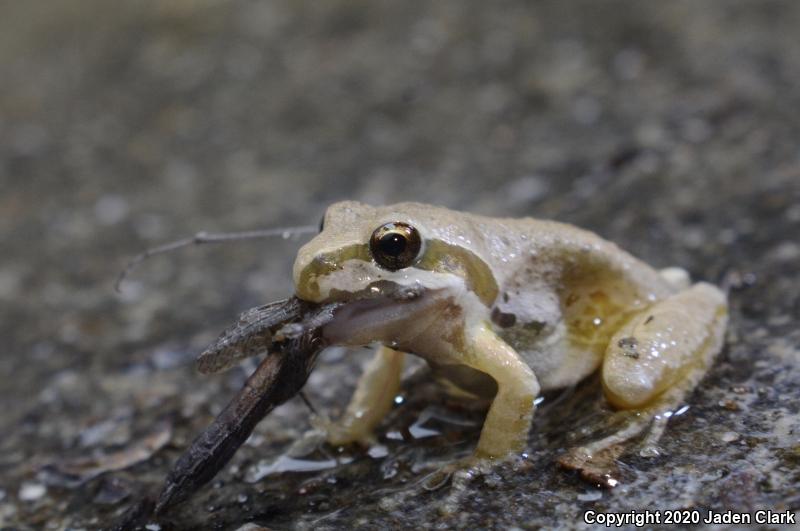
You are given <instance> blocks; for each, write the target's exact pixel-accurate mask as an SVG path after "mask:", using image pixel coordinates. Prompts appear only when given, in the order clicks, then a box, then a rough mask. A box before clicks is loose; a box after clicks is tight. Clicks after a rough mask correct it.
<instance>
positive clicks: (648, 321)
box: [644, 315, 655, 324]
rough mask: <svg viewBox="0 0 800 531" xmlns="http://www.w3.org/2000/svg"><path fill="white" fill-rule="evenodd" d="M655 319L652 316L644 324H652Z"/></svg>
mask: <svg viewBox="0 0 800 531" xmlns="http://www.w3.org/2000/svg"><path fill="white" fill-rule="evenodd" d="M653 319H655V317H653V316H652V315H651V316H650V317H648V318H647V320H645V322H644V324H648V323H650V322H651V321H652V320H653Z"/></svg>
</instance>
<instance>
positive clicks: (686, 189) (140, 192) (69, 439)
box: [0, 0, 800, 529]
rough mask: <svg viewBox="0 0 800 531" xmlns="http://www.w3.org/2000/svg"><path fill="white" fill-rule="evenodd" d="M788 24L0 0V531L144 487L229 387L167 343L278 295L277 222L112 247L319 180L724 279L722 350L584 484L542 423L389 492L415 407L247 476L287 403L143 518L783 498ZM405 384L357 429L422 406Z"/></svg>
mask: <svg viewBox="0 0 800 531" xmlns="http://www.w3.org/2000/svg"><path fill="white" fill-rule="evenodd" d="M798 27H800V5H798V4H797V3H794V2H789V1H787V2H772V1H765V2H749V1H717V2H713V1H710V2H692V1H688V0H687V1H675V2H658V3H657V2H620V1H607V2H590V1H575V2H556V1H553V2H535V3H530V2H522V1H501V2H492V3H488V2H479V1H470V2H435V3H426V2H389V1H377V2H366V1H331V2H313V3H312V2H293V1H289V0H286V1H277V2H255V1H245V0H230V1H222V0H219V1H213V0H171V1H168V2H167V1H165V2H155V1H141V2H124V3H123V2H113V3H111V2H105V1H100V0H60V1H54V2H3V3H2V4H0V242H2V251H3V252H2V259H0V334H1V335H0V337H2V338H3V343H2V347H0V406H2V408H1V409H0V434H1V435H0V527H2V526H13V527H17V528H22V529H28V528H31V529H39V528H44V527H47V528H51V529H67V528H69V529H78V528H98V527H102V526H103V525H104V523H107V522H109V521H110V520H111V519H113V518H115V517H117V516H118V515H119V514H120V513H122V512H123V511H124V510H125V508H126V507H128V506H129V505H130V504H131V503H132V501H133V500H135V498H136V497H137V496H138V495H139V494H140V493H142V492H144V491H146V490H147V489H148V488H152V487H154V486H157V485H158V483H159V481H160V480H161V478H163V476H164V474H165V473H166V471H167V470H168V468H169V466H170V463H171V462H172V461H173V460H174V459H175V458H176V457H177V455H179V453H180V450H181V449H182V448H183V447H185V445H186V444H188V442H189V441H190V440H191V438H192V437H193V436H194V434H196V433H198V432H199V431H200V430H202V428H203V427H204V426H205V425H206V424H207V423H208V422H209V420H210V419H211V418H212V417H213V415H214V414H215V413H217V412H218V411H219V410H220V408H221V407H222V406H223V405H224V404H225V402H226V400H227V399H228V397H230V396H231V394H232V393H233V392H234V391H235V390H236V389H237V388H238V386H239V385H241V382H242V381H243V377H244V375H245V374H246V370H245V369H246V368H247V367H245V368H244V369H236V370H234V371H231V372H230V373H226V374H224V375H218V376H212V377H201V376H200V375H198V374H197V373H196V371H195V370H194V367H193V365H192V362H193V358H194V356H195V355H196V353H197V352H198V351H199V350H201V349H202V348H203V347H204V346H205V344H207V343H208V341H210V340H211V339H213V338H214V337H215V336H216V334H217V333H218V332H219V331H220V330H221V329H222V328H224V327H225V326H226V325H227V324H229V323H230V322H232V321H233V319H234V318H235V316H236V315H238V313H239V312H240V311H242V310H244V309H246V308H249V307H252V306H256V305H258V304H263V303H264V302H267V301H270V300H274V299H277V298H282V297H284V296H287V295H289V294H290V293H291V292H292V285H291V277H290V271H291V264H292V261H293V258H294V253H295V251H296V249H297V247H298V246H299V245H300V244H301V243H302V240H301V239H295V238H290V239H288V240H282V239H276V240H275V241H259V242H250V243H241V244H236V245H229V246H224V247H214V248H212V247H203V248H195V249H186V250H183V251H180V252H177V253H174V254H173V255H170V256H164V257H158V258H155V259H153V260H151V261H150V262H148V263H146V264H145V265H143V266H142V267H141V268H140V269H138V270H137V271H136V272H135V273H134V274H133V275H132V277H131V278H130V279H129V280H128V281H127V282H126V283H125V284H124V285H123V290H122V293H121V294H117V293H115V292H114V290H113V281H114V279H115V277H116V275H117V274H118V272H119V271H120V269H121V268H122V267H123V266H124V264H125V263H126V261H127V260H128V259H129V258H130V257H131V256H133V255H134V254H135V253H137V252H139V251H141V250H142V249H143V248H145V247H148V246H152V245H155V244H159V243H163V242H165V241H168V240H171V239H175V238H178V237H183V236H186V235H189V234H193V233H195V232H197V231H198V230H209V231H212V230H213V231H233V230H245V229H252V228H260V227H273V226H286V225H306V224H311V225H316V224H317V223H318V221H319V219H320V217H321V215H322V213H323V212H324V210H325V207H326V205H328V204H330V203H331V202H333V201H336V200H340V199H355V200H361V201H365V202H369V203H375V204H382V203H393V202H397V201H403V200H416V201H421V202H428V203H435V204H441V205H445V206H448V207H452V208H457V209H463V210H469V211H473V212H478V213H482V214H489V215H510V216H535V217H544V218H554V219H558V220H562V221H567V222H571V223H575V224H578V225H580V226H583V227H585V228H589V229H591V230H594V231H596V232H598V233H599V234H601V235H602V236H604V237H607V238H610V239H612V240H614V241H616V242H617V243H619V244H620V245H621V246H622V247H624V248H626V249H628V250H629V251H631V252H633V253H634V254H636V255H637V256H639V257H641V258H643V259H644V260H645V261H647V262H649V263H651V264H653V265H655V266H657V267H665V266H671V265H681V266H683V267H685V268H687V269H688V270H690V271H691V273H692V274H693V275H694V276H695V277H698V278H703V279H707V280H710V281H713V282H722V281H723V280H725V281H726V283H727V284H728V285H730V286H731V289H732V292H731V297H732V319H733V322H732V327H731V332H730V334H729V346H728V348H727V350H726V351H725V352H724V353H723V355H722V356H721V360H720V361H719V362H718V364H717V365H716V366H715V368H714V370H713V371H712V373H711V374H710V375H709V377H708V378H707V379H706V380H705V381H704V383H703V384H702V385H701V389H700V390H698V392H697V393H695V394H694V395H692V399H691V404H692V407H691V408H690V410H689V412H688V413H687V414H686V415H684V416H683V418H682V419H679V420H676V421H674V422H672V423H671V425H670V428H668V430H667V436H666V437H665V441H664V442H663V445H664V447H665V449H666V451H665V453H664V455H662V456H660V457H658V458H656V459H650V460H645V459H641V458H639V457H638V456H636V455H632V456H629V457H628V458H627V459H623V466H624V467H625V473H626V474H627V476H626V477H627V478H628V481H626V483H625V486H623V487H621V488H619V489H617V490H615V491H613V492H605V491H599V490H597V489H594V488H593V487H592V486H591V485H587V484H585V483H583V482H581V481H580V480H579V479H577V478H576V477H574V476H570V475H569V474H566V473H564V472H562V471H558V470H556V469H555V465H554V464H553V457H554V456H555V455H557V451H558V449H559V447H560V446H559V445H560V444H561V442H563V440H562V439H560V438H559V437H560V435H559V431H558V430H556V429H550V428H549V425H548V424H547V423H546V419H547V415H544V416H543V417H542V418H543V419H544V420H542V421H537V422H540V425H537V427H536V429H535V430H534V432H535V433H533V434H532V438H531V442H530V445H529V449H528V450H529V453H530V454H531V456H532V457H531V470H529V471H528V472H520V471H511V470H510V469H509V470H505V471H504V469H501V470H500V471H499V472H498V473H497V474H495V475H493V476H492V477H491V478H489V479H481V480H476V481H475V482H474V484H471V485H469V486H468V487H467V488H466V490H465V491H463V492H461V494H460V496H461V497H460V498H458V499H457V500H455V501H454V499H453V496H454V494H453V493H451V492H447V491H443V492H436V493H424V492H423V493H420V492H421V491H420V490H419V488H418V487H417V488H414V487H411V486H410V485H413V484H414V482H415V481H416V480H417V479H418V477H419V475H420V474H421V472H420V471H419V469H415V463H419V462H424V461H425V460H426V459H428V458H429V457H430V455H437V456H439V457H443V458H444V459H446V458H447V457H448V453H447V452H448V451H449V450H448V448H450V447H451V446H452V440H450V439H448V438H447V437H443V436H442V435H441V433H449V432H447V428H446V426H445V427H441V429H440V430H438V431H439V432H440V435H438V436H435V437H430V438H428V439H426V441H424V442H415V441H411V442H408V441H404V442H403V444H400V443H396V442H393V440H392V439H386V438H385V437H384V438H382V439H381V445H379V446H380V447H381V448H382V450H380V451H379V452H375V455H377V456H378V457H374V456H372V457H369V456H364V455H363V453H362V454H358V453H354V454H353V455H352V456H350V457H349V458H352V460H353V464H352V465H348V466H337V467H333V468H330V469H328V470H326V471H324V472H315V473H296V472H290V473H286V474H282V475H280V474H277V475H276V474H272V475H269V474H267V472H269V471H270V470H272V471H273V472H274V469H269V466H270V463H271V462H272V460H274V458H275V457H276V456H279V455H281V452H283V451H284V450H285V448H286V447H288V446H289V445H290V444H291V443H292V441H295V440H298V437H300V436H301V435H302V434H303V433H304V432H306V431H307V430H308V429H309V425H308V417H309V412H308V410H307V409H306V408H305V407H304V406H303V404H302V403H301V402H299V401H291V402H289V403H288V404H286V405H285V406H284V407H282V408H281V409H279V410H278V411H276V412H275V414H274V415H272V416H271V417H270V418H268V419H267V420H266V421H265V422H264V423H263V425H262V426H261V427H260V428H259V431H257V433H256V435H255V436H254V437H255V438H254V439H253V438H251V441H250V442H249V443H248V446H247V447H245V448H243V450H242V451H241V452H240V454H239V455H237V457H236V458H235V459H234V461H233V464H232V465H231V467H229V468H228V469H226V470H225V471H224V472H223V473H222V474H220V476H219V478H218V481H217V483H215V484H214V485H213V486H212V487H211V488H209V489H206V490H205V491H203V493H201V495H199V496H198V498H197V499H196V500H194V501H192V502H191V503H190V504H189V505H187V506H186V507H185V508H184V509H182V512H181V511H179V512H178V513H176V515H174V516H172V517H170V518H169V519H167V520H166V521H165V522H162V523H161V525H162V526H163V528H164V529H171V528H176V529H180V528H190V527H197V526H198V525H202V526H210V527H216V528H220V529H236V528H238V527H239V526H241V525H243V524H245V523H247V522H256V523H258V524H261V525H265V526H269V527H274V528H289V527H298V528H304V527H315V528H320V527H323V528H324V527H326V526H327V527H330V528H338V527H351V526H355V525H361V526H366V527H370V526H375V527H386V526H394V527H397V526H410V527H431V526H436V525H439V526H445V527H446V526H455V525H462V526H463V525H469V526H473V527H474V526H488V527H503V526H505V527H507V526H512V525H516V526H519V527H527V526H532V527H535V526H539V525H545V526H553V525H571V524H576V522H579V521H580V515H581V514H582V511H584V510H586V509H587V508H593V509H595V510H603V509H605V510H626V509H632V508H633V509H636V508H638V509H642V508H644V507H645V506H650V507H658V508H678V507H694V506H699V507H714V508H717V509H719V510H724V509H725V508H734V509H736V508H738V509H741V510H747V509H748V508H752V507H761V506H763V507H770V508H778V507H779V506H780V507H783V508H784V509H785V508H790V509H794V510H797V509H798V506H799V505H800V498H798V494H797V492H798V491H800V490H798V484H800V475H799V474H798V467H797V464H798V455H800V446H798V438H797V433H798V432H797V430H798V429H799V427H798V424H799V423H798V409H800V401H799V400H798V396H797V391H796V390H797V388H798V387H797V386H798V385H800V376H799V375H798V370H797V367H798V359H799V358H800V356H798V351H797V345H798V343H799V340H800V336H798V331H797V330H796V325H795V323H796V316H797V315H798V313H800V296H799V294H800V283H798V280H800V279H798V271H797V262H798V259H800V245H798V240H797V234H800V149H798V138H800V136H799V135H800V91H798V87H799V86H800V41H798V39H797V28H798ZM363 359H364V356H363V355H362V354H359V353H356V354H354V355H353V356H347V357H343V356H342V353H333V354H331V355H329V356H328V357H326V358H324V359H323V361H322V367H320V368H319V369H318V370H317V372H315V374H314V375H313V376H312V379H311V381H310V384H309V386H307V388H308V389H309V395H310V397H311V398H312V399H313V400H315V401H316V402H317V403H318V405H320V407H321V408H322V409H324V410H326V411H328V412H329V413H331V414H334V415H335V414H336V412H337V411H338V410H340V409H341V408H342V407H343V406H344V404H345V403H346V400H347V396H348V395H349V392H350V390H351V389H352V385H353V382H354V381H355V378H356V376H357V374H358V371H359V366H360V364H361V362H362V360H363ZM412 391H413V387H412ZM430 393H431V394H432V395H433V397H432V398H431V397H428V398H430V399H431V400H434V401H435V400H436V398H435V397H436V393H435V391H431V392H430ZM420 394H422V393H420ZM426 396H427V395H426ZM295 402H297V403H295ZM411 402H413V401H411V400H409V403H408V404H405V405H403V406H402V407H401V408H399V409H400V410H399V411H398V412H397V414H396V418H395V419H394V420H391V419H390V420H389V421H388V422H387V427H385V429H384V431H385V432H386V433H391V431H388V432H387V431H386V430H391V429H392V426H393V425H394V426H396V425H403V422H406V421H407V422H409V423H413V422H417V421H418V420H419V418H421V417H420V412H421V411H422V412H425V411H428V410H426V409H424V408H425V407H427V406H426V405H425V403H420V404H416V405H415V404H413V403H411ZM445 409H446V408H445ZM573 413H574V415H575V419H576V420H575V422H576V423H578V424H580V423H581V422H583V421H582V420H581V419H582V418H584V417H581V416H580V415H581V413H580V411H577V410H576V411H574V412H570V414H573ZM465 414H466V413H465ZM466 415H467V416H468V417H469V414H466ZM558 415H561V417H562V418H563V415H564V412H559V414H558ZM558 415H557V416H558ZM435 416H436V415H434V417H435ZM440 416H441V415H440ZM426 418H429V417H426ZM404 419H405V420H404ZM414 419H417V420H414ZM478 419H480V416H479V417H478ZM439 422H440V423H442V424H447V423H446V422H445V421H442V420H441V419H440V421H439ZM478 425H479V424H478ZM449 429H451V431H452V429H454V428H452V426H451V428H449ZM560 429H561V431H563V425H562V426H561V427H560ZM548 430H550V431H548ZM401 431H402V430H401ZM467 431H468V433H467V435H466V436H464V437H463V438H462V439H463V441H466V442H463V441H462V439H459V441H462V442H463V444H462V446H460V447H459V449H463V448H467V447H468V445H469V444H474V440H475V439H476V437H477V428H472V429H471V431H470V430H467ZM382 437H383V436H382ZM143 441H144V442H143ZM470 441H472V442H471V443H470ZM464 445H467V446H464ZM409 448H410V449H409ZM419 448H424V452H428V453H424V452H423V450H419ZM417 451H419V452H423V453H422V454H419V455H418V454H417V453H414V452H417ZM454 451H455V450H454ZM372 453H373V452H371V453H370V455H372ZM706 455H714V461H713V462H709V461H708V459H707V458H706V457H704V456H706ZM87 456H91V458H92V459H94V461H93V462H91V463H89V464H87V463H85V462H81V461H78V458H80V457H84V458H85V457H87ZM259 466H261V468H259ZM264 467H266V468H264ZM116 469H124V470H120V471H118V470H116ZM265 470H267V472H264V471H265ZM259 471H261V472H264V474H265V476H264V477H266V479H264V478H263V477H259ZM353 500H358V501H357V502H354V501H353ZM447 503H450V504H451V505H450V507H457V508H458V511H457V513H458V514H456V515H453V514H450V515H449V516H443V514H444V513H446V512H447V511H444V513H443V511H442V506H443V504H447ZM452 504H455V505H452Z"/></svg>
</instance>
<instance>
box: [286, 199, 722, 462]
mask: <svg viewBox="0 0 800 531" xmlns="http://www.w3.org/2000/svg"><path fill="white" fill-rule="evenodd" d="M293 277H294V284H295V290H296V295H297V297H299V298H300V299H304V300H307V301H310V302H315V303H330V302H344V303H346V304H345V305H344V306H343V309H342V310H341V311H339V312H337V314H336V316H335V317H334V319H333V320H332V321H331V322H330V323H328V324H327V325H326V326H325V329H324V331H323V332H324V335H325V337H326V339H327V340H328V341H330V342H331V343H332V344H341V345H365V344H371V343H375V344H377V345H378V346H377V348H376V350H375V353H374V357H373V359H372V360H371V361H370V362H369V364H368V365H367V368H366V370H365V372H364V374H363V375H362V377H361V379H360V380H359V382H358V384H357V387H356V391H355V393H354V395H353V398H352V400H351V402H350V404H349V406H348V407H347V410H346V412H345V413H344V415H343V417H342V418H341V419H339V420H338V421H337V422H336V423H333V424H331V425H330V426H329V429H328V433H327V437H328V441H329V442H330V443H332V444H335V445H341V444H345V443H350V442H354V441H364V440H368V439H369V438H370V437H371V435H372V433H373V431H374V430H375V428H376V427H377V425H378V424H379V422H380V421H381V419H382V418H383V417H384V415H385V414H386V413H387V412H388V411H389V410H390V408H391V405H392V401H393V398H394V397H395V395H396V393H397V391H398V389H399V386H400V376H401V372H402V367H403V359H404V357H405V356H406V355H407V354H414V355H416V356H419V357H421V358H423V359H425V360H426V361H427V362H428V364H429V365H430V366H431V367H432V369H433V371H434V372H435V374H436V375H437V376H438V377H440V378H442V379H444V380H446V381H448V382H450V383H451V384H452V385H454V386H455V387H456V388H458V389H460V390H461V391H462V392H464V393H468V394H470V395H473V396H488V397H491V406H490V407H489V410H488V413H487V414H486V419H485V421H484V423H483V428H482V431H481V434H480V439H479V440H478V443H477V447H476V449H475V451H474V455H473V458H472V460H473V461H485V460H497V459H503V458H505V457H507V456H510V455H513V454H515V453H518V452H521V451H522V450H523V448H524V446H525V443H526V441H527V436H528V432H529V430H530V428H531V422H532V417H533V414H534V410H535V399H536V398H537V396H538V395H539V394H540V393H541V392H543V391H548V390H551V389H558V388H563V387H567V386H570V385H573V384H575V383H577V382H579V381H580V380H582V379H584V378H585V377H587V376H588V375H589V374H591V373H593V372H594V371H596V370H598V369H599V370H600V371H601V381H602V388H603V394H604V396H605V399H606V400H607V401H608V402H609V403H610V404H611V406H612V407H613V408H615V409H617V410H619V411H623V412H629V413H630V415H628V416H627V419H628V420H627V423H626V426H625V427H624V428H623V429H620V430H619V431H617V432H616V433H614V434H612V435H611V436H608V437H605V438H604V439H600V440H597V441H594V442H592V443H590V444H588V445H586V446H583V447H581V448H579V449H575V451H574V452H573V454H572V459H573V463H574V462H575V460H577V461H579V462H580V461H581V459H584V460H591V458H592V457H593V456H594V455H597V454H598V453H601V452H603V451H606V450H609V449H611V448H614V447H617V446H619V444H620V443H622V442H624V441H626V440H629V439H631V438H633V437H635V436H638V435H641V434H642V433H644V432H645V431H646V430H648V429H650V430H651V433H652V431H654V432H655V433H656V435H655V436H656V437H657V436H658V435H660V433H661V430H663V423H664V422H665V420H666V417H668V416H669V415H665V413H666V412H668V411H670V410H673V409H675V408H677V407H679V406H680V405H681V402H682V401H683V400H684V398H685V395H686V394H687V393H688V392H689V391H691V390H692V389H693V388H694V387H695V386H696V385H697V383H698V382H699V380H700V379H701V378H702V376H703V375H704V374H705V372H706V371H707V369H708V368H709V366H710V365H711V363H712V361H713V359H714V357H715V355H716V354H717V353H718V352H719V351H720V349H721V347H722V344H723V335H724V332H725V328H726V324H727V300H726V295H725V293H723V291H722V290H720V289H719V288H717V287H715V286H713V285H711V284H708V283H705V282H698V283H695V284H691V283H690V282H689V277H688V274H687V273H686V272H685V271H683V270H681V269H678V268H669V269H663V270H656V269H654V268H652V267H650V266H649V265H647V264H646V263H644V262H642V261H641V260H639V259H637V258H635V257H633V256H632V255H630V254H628V253H627V252H625V251H623V250H622V249H620V248H619V247H617V246H616V245H615V244H613V243H611V242H608V241H606V240H603V239H602V238H600V237H599V236H597V235H595V234H593V233H592V232H589V231H586V230H582V229H579V228H576V227H573V226H570V225H567V224H564V223H558V222H554V221H542V220H537V219H531V218H522V219H508V218H491V217H484V216H480V215H474V214H469V213H463V212H456V211H453V210H449V209H446V208H441V207H437V206H431V205H425V204H420V203H399V204H395V205H390V206H382V207H373V206H368V205H366V204H362V203H359V202H353V201H345V202H339V203H335V204H333V205H331V206H330V207H329V208H328V209H327V212H326V213H325V216H324V219H323V224H322V228H321V232H320V233H319V234H318V235H316V236H315V237H314V238H313V239H311V240H310V241H309V242H308V243H306V244H305V245H304V246H303V247H302V248H301V249H300V250H299V252H298V254H297V258H296V261H295V263H294V268H293ZM387 294H391V295H390V296H388V295H387ZM654 420H655V424H654ZM579 465H580V463H579ZM578 468H580V466H578Z"/></svg>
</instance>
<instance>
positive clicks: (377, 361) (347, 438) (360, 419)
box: [327, 346, 404, 445]
mask: <svg viewBox="0 0 800 531" xmlns="http://www.w3.org/2000/svg"><path fill="white" fill-rule="evenodd" d="M403 357H404V356H403V353H402V352H399V351H397V350H393V349H390V348H389V347H385V346H380V347H378V348H377V349H376V350H375V355H374V356H373V358H372V360H370V362H369V364H368V365H367V367H366V369H365V370H364V374H362V375H361V378H360V379H359V380H358V385H357V386H356V390H355V393H353V397H352V398H351V399H350V404H349V405H348V406H347V410H346V411H345V412H344V414H343V415H342V418H341V419H339V420H338V421H337V422H335V423H333V424H332V425H330V426H329V427H328V430H327V431H328V433H327V440H328V442H329V443H330V444H333V445H342V444H348V443H351V442H364V441H367V440H369V439H370V438H371V437H372V432H373V430H374V429H375V427H376V426H377V425H378V424H379V423H380V422H381V420H383V417H385V416H386V414H387V413H388V412H389V410H391V408H392V402H393V400H394V397H395V396H397V392H398V391H399V390H400V376H401V374H402V372H403Z"/></svg>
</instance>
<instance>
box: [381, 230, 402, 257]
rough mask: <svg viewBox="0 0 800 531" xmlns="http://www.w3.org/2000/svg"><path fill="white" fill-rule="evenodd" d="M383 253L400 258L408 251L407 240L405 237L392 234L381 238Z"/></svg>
mask: <svg viewBox="0 0 800 531" xmlns="http://www.w3.org/2000/svg"><path fill="white" fill-rule="evenodd" d="M380 245H381V251H383V253H384V254H388V255H389V256H400V255H401V254H403V251H405V250H406V239H405V237H404V236H402V235H400V234H398V233H396V232H390V233H389V234H384V235H383V236H381V244H380Z"/></svg>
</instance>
